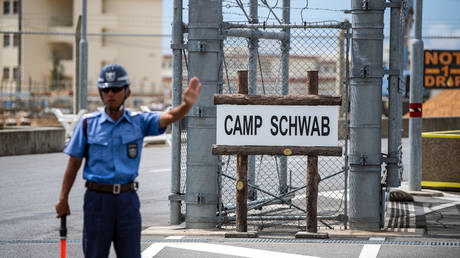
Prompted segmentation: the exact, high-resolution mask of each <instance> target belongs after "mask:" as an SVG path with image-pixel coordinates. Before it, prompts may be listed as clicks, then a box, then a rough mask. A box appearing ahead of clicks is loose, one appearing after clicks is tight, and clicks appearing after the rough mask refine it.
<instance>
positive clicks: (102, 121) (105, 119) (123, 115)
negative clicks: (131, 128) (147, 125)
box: [99, 106, 132, 124]
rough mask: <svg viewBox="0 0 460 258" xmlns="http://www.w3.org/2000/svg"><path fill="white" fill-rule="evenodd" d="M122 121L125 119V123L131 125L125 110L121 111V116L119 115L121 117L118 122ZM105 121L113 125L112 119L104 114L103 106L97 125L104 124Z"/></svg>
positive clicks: (128, 114) (129, 117) (127, 112)
mask: <svg viewBox="0 0 460 258" xmlns="http://www.w3.org/2000/svg"><path fill="white" fill-rule="evenodd" d="M123 119H126V121H128V122H129V123H132V119H131V116H130V112H129V111H128V110H127V109H126V108H125V109H123V114H122V115H121V117H120V119H119V120H118V122H120V121H121V120H123ZM106 121H109V122H111V123H115V121H113V119H112V118H111V117H110V116H109V115H108V114H107V113H106V112H105V106H104V110H102V111H101V119H100V120H99V123H101V124H102V123H104V122H106Z"/></svg>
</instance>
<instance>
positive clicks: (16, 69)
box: [13, 67, 19, 80]
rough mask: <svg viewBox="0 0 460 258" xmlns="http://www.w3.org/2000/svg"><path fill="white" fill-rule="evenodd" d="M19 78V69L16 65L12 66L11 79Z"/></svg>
mask: <svg viewBox="0 0 460 258" xmlns="http://www.w3.org/2000/svg"><path fill="white" fill-rule="evenodd" d="M18 78H19V69H18V68H17V67H15V68H13V80H17V79H18Z"/></svg>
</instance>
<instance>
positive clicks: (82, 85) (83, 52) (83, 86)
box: [78, 0, 88, 110]
mask: <svg viewBox="0 0 460 258" xmlns="http://www.w3.org/2000/svg"><path fill="white" fill-rule="evenodd" d="M86 14H87V5H86V0H82V17H81V39H80V64H79V66H80V68H79V72H80V73H79V74H78V76H79V78H78V83H79V86H78V100H79V104H78V110H82V109H87V107H88V41H87V40H86V19H87V15H86Z"/></svg>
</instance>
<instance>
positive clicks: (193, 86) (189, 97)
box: [182, 77, 201, 107]
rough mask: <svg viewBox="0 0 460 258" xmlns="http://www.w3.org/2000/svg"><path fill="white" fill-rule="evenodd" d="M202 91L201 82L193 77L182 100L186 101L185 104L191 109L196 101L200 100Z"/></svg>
mask: <svg viewBox="0 0 460 258" xmlns="http://www.w3.org/2000/svg"><path fill="white" fill-rule="evenodd" d="M200 90H201V83H200V80H199V79H198V78H197V77H193V78H192V79H191V80H190V82H189V84H188V87H187V89H185V91H184V94H183V95H182V100H183V101H184V103H185V104H186V105H187V106H189V107H191V106H193V105H194V104H195V102H196V100H197V99H198V95H199V94H200Z"/></svg>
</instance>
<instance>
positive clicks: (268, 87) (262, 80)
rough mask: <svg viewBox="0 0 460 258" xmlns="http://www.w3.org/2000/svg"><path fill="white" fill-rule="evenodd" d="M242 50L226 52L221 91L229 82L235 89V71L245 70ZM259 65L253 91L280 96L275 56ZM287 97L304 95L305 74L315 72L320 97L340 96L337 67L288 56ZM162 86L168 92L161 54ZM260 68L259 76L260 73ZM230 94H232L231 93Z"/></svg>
mask: <svg viewBox="0 0 460 258" xmlns="http://www.w3.org/2000/svg"><path fill="white" fill-rule="evenodd" d="M245 52H247V50H245V49H237V50H236V51H233V52H230V51H227V52H226V54H225V66H224V68H223V69H224V73H223V75H224V78H223V82H224V83H223V84H224V85H223V87H224V89H223V91H224V92H228V91H229V89H228V86H227V84H228V83H230V85H231V87H233V90H235V87H236V81H237V71H238V70H247V67H248V55H247V54H241V53H245ZM259 59H260V65H258V67H259V69H258V71H257V76H258V78H257V92H258V93H260V94H263V92H265V93H266V94H280V87H281V82H280V78H281V74H280V67H281V61H280V56H278V55H266V54H265V55H260V56H259ZM289 63H290V69H289V94H294V95H295V94H306V93H307V87H306V85H307V82H308V77H307V71H310V70H315V71H318V86H319V89H318V90H319V94H320V95H337V96H338V95H340V94H341V93H340V86H341V85H342V82H343V79H344V78H340V76H338V74H339V73H338V70H340V68H339V66H340V64H339V63H338V62H337V61H335V60H324V59H322V58H320V57H319V56H303V55H291V56H290V57H289ZM182 67H183V68H184V72H183V76H184V80H186V79H187V71H186V63H185V62H183V64H182ZM162 69H163V72H162V84H163V88H164V89H169V91H171V87H172V56H171V55H164V56H163V62H162ZM260 69H262V73H261V72H260ZM233 93H234V92H233Z"/></svg>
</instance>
